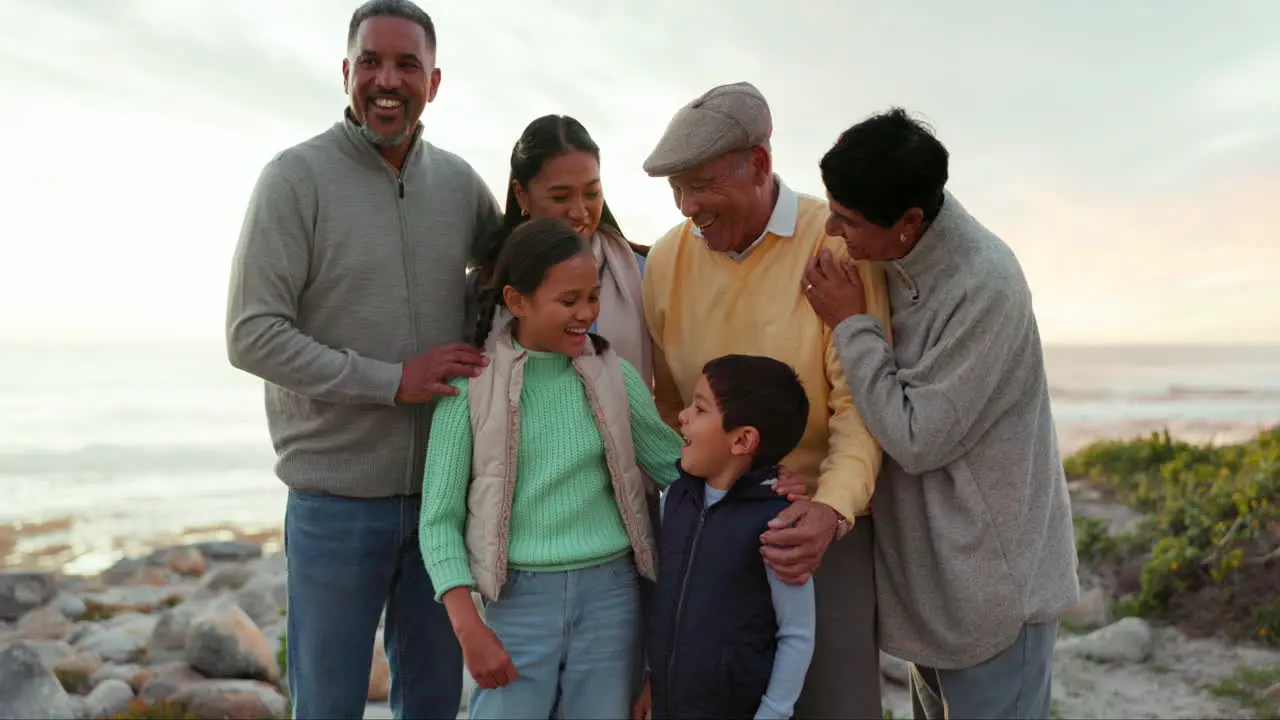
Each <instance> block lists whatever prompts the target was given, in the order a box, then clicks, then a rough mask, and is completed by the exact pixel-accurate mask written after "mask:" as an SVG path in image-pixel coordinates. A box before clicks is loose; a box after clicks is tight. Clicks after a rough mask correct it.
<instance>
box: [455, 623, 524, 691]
mask: <svg viewBox="0 0 1280 720" xmlns="http://www.w3.org/2000/svg"><path fill="white" fill-rule="evenodd" d="M458 644H459V645H461V646H462V662H463V663H465V664H466V666H467V671H468V672H470V673H471V677H473V678H475V681H476V684H477V685H479V686H480V687H482V688H484V689H485V690H492V689H494V688H500V687H503V686H504V685H507V684H508V683H511V682H513V681H515V679H516V678H517V677H519V676H518V675H517V674H516V666H515V665H514V664H513V663H512V662H511V656H510V655H508V654H507V650H506V648H504V647H502V641H501V640H499V639H498V635H497V633H495V632H494V631H493V629H492V628H490V627H489V626H488V625H485V624H483V623H481V624H480V625H478V626H476V627H472V628H468V629H467V630H466V631H465V632H463V633H460V634H459V635H458Z"/></svg>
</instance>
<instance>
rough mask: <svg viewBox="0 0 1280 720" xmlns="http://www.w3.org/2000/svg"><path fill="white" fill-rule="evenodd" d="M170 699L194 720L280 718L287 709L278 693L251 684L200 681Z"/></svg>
mask: <svg viewBox="0 0 1280 720" xmlns="http://www.w3.org/2000/svg"><path fill="white" fill-rule="evenodd" d="M173 699H174V701H175V702H179V703H182V704H184V705H185V706H186V707H187V709H188V710H189V711H190V712H192V713H193V714H195V715H196V716H198V717H210V718H215V717H225V718H281V717H284V716H285V712H286V708H287V703H286V702H285V699H284V696H283V695H281V694H280V691H279V690H277V689H276V688H275V687H272V686H271V685H268V684H266V683H262V682H256V681H253V680H203V681H200V682H196V683H192V684H190V685H188V686H187V687H185V688H183V690H182V691H181V692H179V693H178V694H177V695H176V696H174V698H173Z"/></svg>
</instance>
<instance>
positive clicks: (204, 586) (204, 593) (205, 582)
mask: <svg viewBox="0 0 1280 720" xmlns="http://www.w3.org/2000/svg"><path fill="white" fill-rule="evenodd" d="M255 575H256V573H255V572H254V570H253V568H251V567H249V566H248V565H223V566H222V567H218V568H214V569H213V570H211V571H209V574H207V575H205V576H204V578H203V579H202V580H201V581H200V587H199V588H197V590H196V597H214V596H216V595H219V594H221V593H223V592H225V591H228V590H239V589H240V588H242V587H244V586H245V585H247V584H248V583H249V581H250V580H252V579H253V578H254V576H255Z"/></svg>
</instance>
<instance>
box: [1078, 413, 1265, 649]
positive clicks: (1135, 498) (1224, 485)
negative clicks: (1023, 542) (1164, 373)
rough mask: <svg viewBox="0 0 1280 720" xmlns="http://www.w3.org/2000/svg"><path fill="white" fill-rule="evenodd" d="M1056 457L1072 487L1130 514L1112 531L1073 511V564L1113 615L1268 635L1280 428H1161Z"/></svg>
mask: <svg viewBox="0 0 1280 720" xmlns="http://www.w3.org/2000/svg"><path fill="white" fill-rule="evenodd" d="M1064 466H1065V468H1066V471H1067V475H1068V477H1069V478H1071V479H1072V480H1073V483H1072V484H1073V489H1077V491H1078V489H1079V488H1080V486H1081V485H1083V486H1084V488H1086V489H1089V490H1092V491H1093V492H1095V493H1099V494H1101V495H1103V496H1105V497H1106V498H1108V499H1110V500H1113V501H1114V502H1116V503H1119V504H1121V505H1124V506H1127V507H1129V508H1132V509H1133V510H1135V511H1137V513H1138V518H1137V520H1136V522H1132V523H1127V524H1126V525H1127V527H1124V528H1122V529H1120V530H1117V529H1116V528H1115V527H1112V523H1110V522H1108V520H1107V519H1106V518H1100V517H1089V516H1082V515H1080V514H1077V516H1076V519H1075V522H1076V545H1077V551H1078V554H1079V557H1080V561H1081V564H1082V566H1083V568H1082V569H1085V570H1088V571H1090V572H1093V573H1096V574H1097V575H1098V576H1099V577H1100V578H1101V580H1102V582H1103V583H1104V584H1105V585H1107V586H1109V587H1108V589H1109V590H1110V591H1111V592H1112V594H1113V596H1115V597H1117V598H1118V601H1117V603H1116V606H1115V611H1116V613H1117V614H1119V615H1136V616H1140V617H1146V618H1153V619H1159V620H1163V621H1167V622H1170V623H1172V624H1174V625H1177V626H1178V627H1179V628H1180V629H1182V630H1183V631H1184V632H1186V633H1187V634H1188V635H1192V636H1209V635H1215V634H1219V633H1222V634H1225V635H1227V636H1228V637H1230V638H1232V639H1234V640H1246V641H1252V642H1255V643H1259V644H1263V645H1270V646H1280V427H1278V428H1273V429H1270V430H1266V431H1264V432H1261V433H1259V434H1258V435H1257V436H1256V437H1254V438H1252V439H1251V440H1249V441H1248V442H1244V443H1239V444H1233V445H1214V444H1196V443H1190V442H1185V441H1181V440H1177V439H1174V438H1172V437H1171V436H1170V435H1169V433H1168V432H1162V433H1154V434H1152V435H1150V436H1148V437H1144V438H1138V439H1133V440H1127V441H1123V440H1109V441H1102V442H1096V443H1094V444H1092V445H1089V446H1087V447H1085V448H1083V449H1082V450H1080V451H1079V452H1078V453H1076V454H1075V455H1073V456H1071V457H1069V458H1067V460H1066V461H1065V462H1064Z"/></svg>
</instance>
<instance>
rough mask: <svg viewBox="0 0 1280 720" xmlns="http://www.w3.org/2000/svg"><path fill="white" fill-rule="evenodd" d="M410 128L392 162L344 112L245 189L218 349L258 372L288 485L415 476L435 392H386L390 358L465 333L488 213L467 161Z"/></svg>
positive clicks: (388, 490)
mask: <svg viewBox="0 0 1280 720" xmlns="http://www.w3.org/2000/svg"><path fill="white" fill-rule="evenodd" d="M420 133H421V127H419V129H418V132H417V134H415V136H414V141H413V146H412V149H411V151H410V153H409V156H408V158H407V160H406V161H405V165H404V169H403V171H402V172H401V173H399V174H397V173H396V172H395V170H394V169H392V167H391V166H390V165H388V164H387V163H386V162H385V161H384V160H383V159H382V157H381V156H380V155H379V154H378V152H377V150H376V149H375V148H374V146H373V145H372V144H371V143H369V141H368V140H366V139H365V138H364V137H363V136H362V135H361V133H360V130H359V128H358V127H357V126H356V125H355V124H354V123H353V122H352V121H351V120H350V119H344V121H343V122H339V123H336V124H335V125H334V126H333V127H332V128H330V129H329V130H328V131H326V132H324V133H321V134H320V135H317V136H316V137H314V138H311V139H310V140H307V141H305V142H303V143H301V144H299V145H295V146H294V147H291V148H289V149H287V150H285V151H283V152H281V153H280V154H279V155H277V156H276V157H275V158H273V159H272V160H271V161H270V162H269V163H267V165H266V167H265V168H264V169H263V170H262V173H261V175H260V177H259V178H258V182H257V185H256V186H255V187H254V189H253V194H252V196H251V197H250V199H249V207H248V210H247V212H246V213H245V218H244V224H243V227H242V229H241V232H240V241H239V244H238V245H237V247H236V250H235V256H234V259H233V261H232V268H231V283H230V290H229V292H228V297H227V320H226V333H227V354H228V356H229V358H230V360H231V364H232V365H234V366H235V367H237V368H240V369H242V370H245V371H247V372H249V373H252V374H253V375H256V376H258V377H260V378H262V379H263V380H265V381H266V382H265V388H266V409H267V421H268V426H269V428H270V432H271V440H272V443H273V445H274V446H275V449H276V453H277V457H278V459H277V462H276V474H277V475H278V476H279V477H280V479H281V480H283V481H284V483H285V484H286V485H288V486H289V487H291V488H294V489H297V490H309V491H317V492H327V493H332V494H335V495H342V496H348V497H391V496H396V495H415V494H418V493H420V492H421V490H422V472H423V462H424V458H425V457H426V443H427V434H428V431H429V430H430V427H431V411H432V409H433V406H432V405H423V406H398V405H396V403H395V395H396V390H397V388H398V387H399V385H400V374H401V364H402V363H403V362H404V361H406V360H409V359H411V358H413V357H414V356H416V355H418V354H419V353H422V352H423V351H425V350H428V349H430V348H432V347H435V346H438V345H443V344H445V343H450V342H456V341H460V340H463V339H464V337H466V333H467V332H468V331H466V330H465V329H464V327H463V325H464V308H463V305H464V301H465V295H466V293H467V288H466V267H467V265H468V263H470V262H471V261H472V260H473V258H474V255H475V253H476V251H477V249H478V247H477V246H478V245H479V243H480V241H481V240H482V239H484V238H487V237H490V236H492V234H493V233H494V232H495V231H496V229H497V227H498V223H499V219H500V214H499V211H498V205H497V202H496V201H495V200H494V197H493V194H492V193H491V192H490V191H489V190H488V188H487V187H486V186H485V184H484V182H483V181H482V180H481V179H480V177H479V176H478V175H477V174H476V172H475V171H474V170H473V169H472V168H471V166H470V165H468V164H467V163H466V162H464V161H463V160H462V159H461V158H459V157H457V156H456V155H453V154H452V153H449V152H446V151H444V150H441V149H439V148H437V147H434V146H433V145H431V144H430V143H428V142H426V141H425V140H423V139H422V138H421V137H419V135H420Z"/></svg>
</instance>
